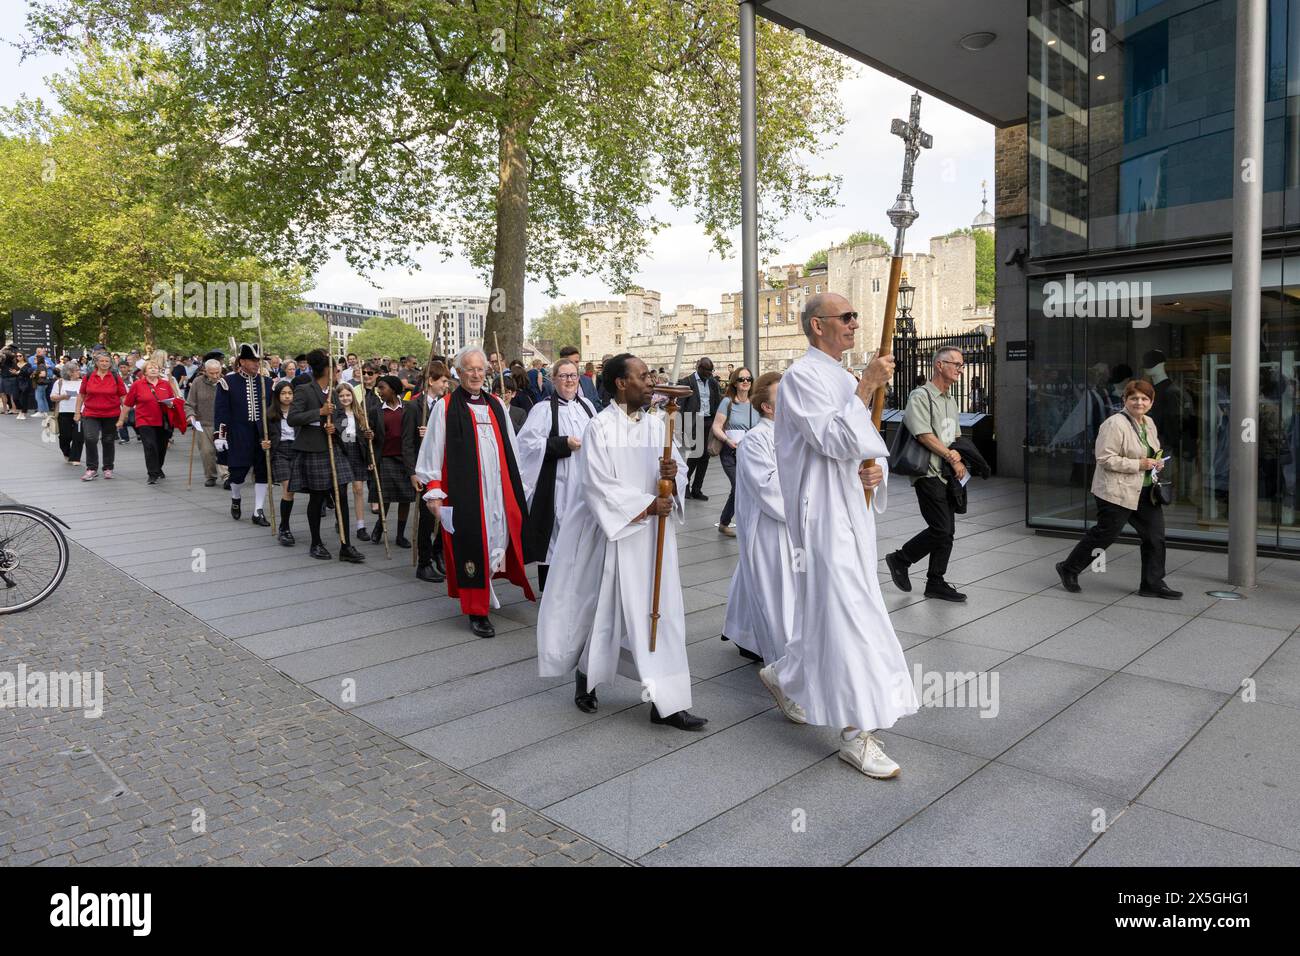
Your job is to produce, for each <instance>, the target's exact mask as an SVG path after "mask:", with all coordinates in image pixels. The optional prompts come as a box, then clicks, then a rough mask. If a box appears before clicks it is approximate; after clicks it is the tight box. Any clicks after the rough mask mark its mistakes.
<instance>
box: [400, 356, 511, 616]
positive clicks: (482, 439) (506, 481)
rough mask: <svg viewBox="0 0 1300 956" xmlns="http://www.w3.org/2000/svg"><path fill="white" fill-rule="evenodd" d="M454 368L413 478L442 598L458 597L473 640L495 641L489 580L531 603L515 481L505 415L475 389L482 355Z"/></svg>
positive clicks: (459, 359)
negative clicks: (432, 536)
mask: <svg viewBox="0 0 1300 956" xmlns="http://www.w3.org/2000/svg"><path fill="white" fill-rule="evenodd" d="M456 364H457V366H458V368H459V370H460V383H459V386H458V387H457V388H456V389H454V390H452V391H451V392H450V393H448V394H447V395H446V396H445V397H443V398H442V399H441V400H440V402H439V404H438V406H437V407H435V409H434V412H433V415H432V417H431V418H430V419H429V423H428V426H427V428H426V431H425V433H424V440H423V441H422V442H421V443H420V454H419V456H418V457H417V459H416V463H415V474H416V477H417V478H419V479H420V481H421V483H422V484H423V485H424V487H425V489H426V490H425V493H424V501H425V504H426V505H427V506H428V508H429V512H430V513H431V514H432V515H433V517H434V518H435V519H438V520H440V521H441V524H442V545H443V557H444V561H445V564H446V567H447V593H448V594H449V595H450V596H451V597H454V598H459V599H460V605H461V610H462V611H463V612H464V613H465V614H466V615H467V616H468V617H469V621H470V630H472V631H473V632H474V634H475V635H476V636H478V637H495V636H496V628H495V627H494V626H493V625H492V622H491V620H490V619H489V618H488V610H489V609H490V608H495V607H500V606H501V600H500V598H499V597H498V596H497V592H496V585H495V583H494V581H493V579H494V578H495V577H498V576H503V577H506V578H508V579H509V580H510V581H511V582H512V583H514V584H516V585H518V586H519V587H520V588H522V589H523V592H524V594H525V595H526V596H527V597H528V599H529V600H532V599H533V592H532V588H531V587H530V586H529V583H528V577H527V575H526V573H525V571H524V561H525V557H524V548H523V521H524V515H525V513H526V505H525V503H524V489H523V481H522V479H520V477H519V471H518V467H517V466H516V464H515V453H514V446H515V429H514V426H513V425H512V424H511V422H510V416H509V414H507V412H506V409H505V406H504V405H502V404H501V401H500V399H498V398H497V397H496V396H495V395H492V394H490V393H489V392H487V391H486V390H485V389H484V388H483V383H484V381H485V380H486V378H487V356H486V355H484V353H483V350H482V349H474V348H469V349H464V350H462V351H461V353H460V354H459V355H457V356H456ZM453 416H455V417H454V418H453ZM471 423H472V428H471Z"/></svg>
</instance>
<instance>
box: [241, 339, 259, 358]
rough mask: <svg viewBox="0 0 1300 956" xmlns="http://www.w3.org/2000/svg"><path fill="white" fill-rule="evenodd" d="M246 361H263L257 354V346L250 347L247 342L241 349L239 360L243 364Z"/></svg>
mask: <svg viewBox="0 0 1300 956" xmlns="http://www.w3.org/2000/svg"><path fill="white" fill-rule="evenodd" d="M244 359H248V360H249V361H252V362H259V361H261V356H259V355H258V354H257V346H256V345H250V344H249V343H247V342H245V343H244V344H243V345H241V346H240V347H239V360H240V361H241V362H242V361H243V360H244Z"/></svg>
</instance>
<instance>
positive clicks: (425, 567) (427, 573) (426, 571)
mask: <svg viewBox="0 0 1300 956" xmlns="http://www.w3.org/2000/svg"><path fill="white" fill-rule="evenodd" d="M415 576H416V577H417V578H419V579H420V580H421V581H428V582H429V583H431V584H441V583H442V582H443V581H446V580H447V575H445V574H439V573H438V572H437V570H436V569H435V568H434V566H433V565H432V564H422V565H420V566H419V567H418V568H416V569H415Z"/></svg>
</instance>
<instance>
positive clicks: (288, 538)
mask: <svg viewBox="0 0 1300 956" xmlns="http://www.w3.org/2000/svg"><path fill="white" fill-rule="evenodd" d="M275 540H277V541H279V542H280V543H281V544H282V545H284V546H285V547H286V548H292V547H293V546H294V545H295V544H297V542H296V541H295V540H294V537H293V532H292V531H290V530H289V529H288V528H285V529H284V530H283V531H281V532H280V533H279V534H278V535H276V536H275Z"/></svg>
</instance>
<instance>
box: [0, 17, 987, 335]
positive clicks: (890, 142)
mask: <svg viewBox="0 0 1300 956" xmlns="http://www.w3.org/2000/svg"><path fill="white" fill-rule="evenodd" d="M25 9H26V4H25V3H24V2H22V0H3V2H0V39H2V40H3V41H4V42H3V43H0V103H4V104H6V105H7V104H10V103H12V102H14V101H15V100H16V99H17V98H18V96H19V95H21V94H24V93H25V94H27V95H29V96H42V97H45V98H47V99H48V98H49V91H48V88H47V87H46V85H45V82H44V79H45V77H46V76H47V75H49V74H51V73H54V72H58V71H60V70H62V69H65V68H66V66H67V64H66V62H64V61H62V60H60V58H57V57H40V58H35V59H28V60H26V61H22V59H21V57H20V55H19V52H18V50H17V49H15V48H14V46H13V45H12V41H13V40H15V39H17V38H18V37H19V36H21V35H22V34H23V32H24V16H25ZM911 93H912V90H911V88H910V87H908V86H907V85H906V84H904V83H901V82H899V81H898V80H895V79H893V78H892V77H888V76H885V75H884V74H883V73H879V72H877V71H875V70H873V69H871V68H869V67H866V66H863V65H860V64H857V63H853V68H852V69H851V71H850V75H849V77H848V78H847V79H846V80H845V81H844V83H843V84H842V85H841V88H840V98H841V102H842V103H843V105H844V114H845V122H844V126H843V128H842V129H841V130H840V135H839V137H838V140H837V141H836V143H835V147H834V148H833V149H831V150H828V151H825V152H824V153H821V154H819V155H818V156H816V157H815V158H813V159H811V160H810V161H809V165H810V166H811V168H812V169H813V170H814V171H815V172H819V173H832V174H835V175H838V176H840V177H841V180H842V182H841V187H840V193H839V206H838V207H837V208H834V209H831V210H827V211H824V212H823V213H822V215H821V216H820V217H819V218H818V219H817V220H816V221H813V222H809V221H807V220H805V219H804V218H803V217H793V218H791V219H787V220H786V221H784V222H782V223H781V224H780V225H779V227H778V228H779V231H780V232H781V234H782V235H783V236H785V237H787V238H786V240H785V241H784V242H783V243H782V244H781V253H780V255H779V256H778V257H777V259H776V261H773V262H770V263H760V265H777V264H784V263H787V262H803V261H805V260H806V259H807V258H808V256H809V255H811V254H812V253H813V252H815V251H816V250H818V249H822V248H825V247H826V246H828V245H830V244H831V243H832V242H842V241H843V240H844V239H845V238H846V237H847V236H848V235H849V234H850V233H852V232H855V231H857V230H859V229H866V230H871V231H874V232H878V233H880V234H882V235H884V236H887V237H889V238H891V239H892V236H893V230H892V229H891V228H890V225H889V220H888V218H887V217H886V215H885V210H887V209H888V208H889V207H890V206H891V205H892V204H893V202H894V197H895V196H896V195H897V193H898V185H899V178H900V176H901V173H902V163H903V148H902V140H900V139H899V138H898V137H897V136H893V135H891V134H890V132H889V123H890V120H891V119H892V118H894V117H900V118H906V116H907V113H908V105H909V104H908V99H909V97H910V95H911ZM921 126H922V128H923V129H924V130H926V131H927V132H929V133H931V134H932V135H933V136H934V148H933V149H930V150H925V151H923V153H922V155H921V157H920V159H919V160H918V161H917V168H916V182H915V185H914V186H913V190H912V191H913V196H914V202H915V204H916V208H917V210H918V211H919V212H920V218H919V219H918V220H917V221H916V224H915V225H913V226H912V228H911V229H910V230H909V231H908V235H907V249H906V251H908V252H925V251H927V250H928V249H929V240H930V237H931V236H938V235H943V234H944V233H947V232H951V231H952V230H953V229H957V228H959V227H962V226H969V225H970V224H971V220H972V219H974V218H975V216H976V214H978V213H979V211H980V195H981V186H980V184H981V182H982V181H987V182H988V195H989V202H990V206H991V204H992V201H993V200H992V197H993V127H992V126H991V125H989V124H988V123H985V122H983V121H982V120H979V119H976V118H975V117H973V116H969V115H967V114H966V113H963V112H962V111H961V110H959V109H957V108H956V107H952V106H949V105H947V104H946V103H942V102H940V101H939V100H937V99H934V98H933V97H928V96H927V97H925V98H924V99H923V100H922V104H921ZM652 211H654V212H655V214H656V215H657V216H658V218H660V219H662V220H665V221H666V222H667V223H668V226H667V227H666V228H665V229H662V230H661V231H660V232H659V233H658V234H657V235H656V236H654V237H653V239H652V240H651V242H650V248H649V251H648V254H647V256H646V258H645V259H644V260H643V261H642V263H641V264H640V270H639V272H638V274H637V276H636V279H635V281H636V282H637V284H639V285H641V286H644V287H645V288H648V289H654V290H656V291H658V292H659V293H660V294H661V297H662V298H661V303H662V306H663V308H664V310H665V311H671V310H672V309H673V307H674V306H676V305H679V304H686V303H690V304H692V305H694V306H696V307H703V308H707V309H708V310H709V311H711V312H716V311H718V309H719V308H720V305H719V301H720V299H721V296H722V294H723V293H725V292H739V291H740V287H741V271H740V261H739V258H738V255H736V256H732V257H731V258H727V259H723V258H721V257H719V256H718V255H717V253H716V252H714V251H712V249H711V248H710V247H709V242H708V239H707V237H706V236H705V234H704V230H703V229H701V228H700V227H699V226H697V225H696V224H695V221H694V214H693V212H692V210H691V209H690V208H689V207H686V208H683V209H681V210H674V209H672V207H671V206H668V205H667V204H663V205H662V207H660V206H655V207H652ZM732 240H733V245H734V248H735V249H736V250H737V253H738V251H739V248H740V230H739V229H737V230H736V231H735V235H734V236H733V237H732ZM413 255H414V257H415V258H416V260H417V262H418V263H419V265H420V269H419V271H415V272H408V271H407V270H405V269H391V270H382V271H378V272H375V273H373V274H372V275H370V276H369V277H364V276H362V275H360V274H358V273H357V272H356V271H355V270H354V269H352V267H351V266H349V265H348V264H347V263H346V262H345V261H344V260H343V258H342V256H336V257H335V258H332V259H330V260H329V261H328V262H326V264H325V265H324V266H323V267H322V268H321V269H320V271H319V272H318V273H317V274H316V276H315V277H314V287H313V288H312V290H311V292H310V293H309V298H310V299H311V300H312V301H317V302H359V303H361V304H362V305H364V306H366V307H368V308H375V307H377V305H378V300H379V297H380V296H382V295H396V296H403V297H406V298H414V297H417V296H424V295H486V294H487V288H486V287H487V282H486V280H484V279H483V278H482V277H481V276H480V275H478V274H477V273H476V272H475V270H474V269H473V268H472V267H471V266H470V265H469V263H468V261H466V260H465V259H464V258H463V257H459V256H453V257H452V258H451V259H449V260H446V261H444V260H443V253H442V251H441V250H437V249H427V248H426V249H419V250H413ZM559 292H560V295H559V297H558V298H557V299H556V300H554V301H556V302H564V301H571V300H572V301H580V300H583V299H607V298H612V297H613V294H612V293H611V291H610V289H609V288H608V287H607V286H606V285H605V283H604V282H602V281H601V279H600V278H599V277H598V276H574V277H572V278H569V279H566V280H563V281H562V282H560V283H559ZM551 304H552V300H551V299H550V297H548V296H547V295H546V290H545V287H544V286H543V285H542V284H540V283H534V282H530V283H529V284H528V286H527V288H526V290H525V314H526V315H527V316H528V317H529V318H530V319H531V318H533V317H536V316H540V315H541V314H542V312H543V311H545V309H546V307H547V306H549V305H551Z"/></svg>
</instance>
